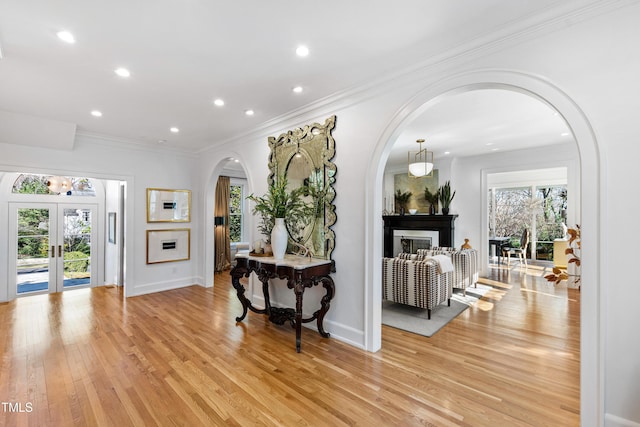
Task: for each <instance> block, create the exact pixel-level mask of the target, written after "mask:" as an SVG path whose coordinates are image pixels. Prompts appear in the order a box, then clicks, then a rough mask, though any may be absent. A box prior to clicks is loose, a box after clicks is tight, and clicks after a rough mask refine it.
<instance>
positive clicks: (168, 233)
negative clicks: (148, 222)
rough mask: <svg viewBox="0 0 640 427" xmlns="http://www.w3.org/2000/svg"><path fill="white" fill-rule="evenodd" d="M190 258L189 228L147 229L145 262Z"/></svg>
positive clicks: (185, 259)
mask: <svg viewBox="0 0 640 427" xmlns="http://www.w3.org/2000/svg"><path fill="white" fill-rule="evenodd" d="M190 258H191V229H189V228H175V229H171V230H147V264H157V263H161V262H174V261H187V260H189V259H190Z"/></svg>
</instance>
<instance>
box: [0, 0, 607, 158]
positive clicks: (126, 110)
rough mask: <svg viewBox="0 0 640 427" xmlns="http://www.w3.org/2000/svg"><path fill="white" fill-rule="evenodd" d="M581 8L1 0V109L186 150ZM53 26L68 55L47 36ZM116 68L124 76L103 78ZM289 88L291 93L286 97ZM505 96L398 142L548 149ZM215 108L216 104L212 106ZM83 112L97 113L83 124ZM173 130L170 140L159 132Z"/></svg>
mask: <svg viewBox="0 0 640 427" xmlns="http://www.w3.org/2000/svg"><path fill="white" fill-rule="evenodd" d="M593 1H594V0H571V1H567V0H482V1H478V0H456V1H450V0H430V1H425V0H403V1H402V2H392V1H390V0H350V1H345V0H324V1H321V2H319V1H311V0H278V1H264V0H243V1H233V2H232V1H221V0H217V1H215V0H110V1H101V2H97V1H87V0H3V1H2V12H1V13H0V49H1V52H2V59H1V60H0V110H4V111H6V112H11V113H17V114H21V115H28V116H35V117H40V118H44V119H49V120H57V121H61V122H66V123H70V124H74V125H77V129H78V132H80V133H84V134H93V135H104V136H109V137H113V138H117V139H121V140H125V141H131V142H132V143H143V144H158V143H159V141H162V144H165V145H166V146H169V147H172V148H175V149H180V150H185V151H190V152H197V151H198V150H201V149H203V148H206V147H209V146H212V145H215V144H216V143H221V142H224V141H225V140H228V139H229V138H232V137H234V136H237V135H241V134H243V133H246V132H247V131H248V130H250V129H251V128H254V127H258V126H260V125H261V124H264V123H266V122H269V121H271V120H273V119H275V118H277V117H280V116H282V115H286V114H288V113H291V112H292V111H295V110H296V109H300V108H302V107H303V106H305V105H308V104H311V103H314V102H318V101H319V100H322V99H326V98H327V97H331V96H334V95H335V94H337V93H340V92H342V91H345V90H349V89H354V88H357V87H359V86H362V85H364V84H366V83H367V82H371V81H373V80H374V79H378V78H383V77H385V76H388V75H390V74H391V73H393V72H396V71H398V70H402V69H407V68H410V67H412V66H415V65H416V64H419V63H421V62H426V61H428V60H429V58H432V57H434V56H437V55H446V54H447V52H451V51H452V50H454V49H460V48H462V47H463V46H467V47H469V46H474V45H477V44H479V43H484V42H487V41H490V40H492V39H497V38H500V37H504V36H505V35H506V34H509V33H511V32H514V31H517V30H521V29H523V28H526V27H528V26H531V25H535V24H537V23H540V22H543V21H544V20H546V19H550V18H551V17H554V16H559V15H562V14H563V13H567V12H569V11H570V10H572V9H577V8H579V7H584V6H585V5H588V4H590V3H593ZM63 29H65V30H68V31H71V32H72V33H73V34H74V35H75V38H76V43H75V44H66V43H64V42H62V41H61V40H59V39H58V38H57V37H56V33H57V32H58V31H59V30H63ZM300 44H304V45H306V46H308V47H309V49H310V52H311V53H310V55H309V56H308V57H306V58H300V57H297V56H296V54H295V49H296V47H297V46H298V45H300ZM117 67H126V68H128V69H129V70H130V71H131V77H130V78H128V79H123V78H120V77H118V76H116V75H115V74H114V72H113V71H114V69H115V68H117ZM298 85H300V86H302V87H303V88H304V92H303V93H301V94H295V93H293V92H292V90H291V89H292V88H293V87H294V86H298ZM485 95H487V96H485ZM488 95H491V97H489V96H488ZM512 95H513V94H511V95H510V94H505V93H502V94H497V93H493V94H489V93H488V92H487V93H484V94H482V93H471V94H461V95H459V96H456V97H452V98H450V99H447V100H445V101H443V102H442V103H441V104H439V105H436V106H435V107H433V109H430V110H429V111H427V112H426V113H425V115H424V117H423V118H422V119H420V120H416V121H415V122H414V124H413V125H412V126H410V128H409V129H407V130H406V133H405V135H403V137H402V138H401V139H402V141H399V143H400V144H404V143H405V142H404V140H405V138H406V140H407V141H408V142H407V144H409V143H413V145H417V144H415V142H414V141H415V139H416V138H418V137H423V138H426V139H427V141H428V143H429V148H430V149H431V148H433V149H434V150H436V153H438V152H441V151H444V150H445V149H446V150H450V151H451V152H452V154H453V153H456V155H462V153H463V150H466V149H465V148H464V147H465V146H466V145H468V144H469V143H472V146H473V147H474V148H473V150H475V151H477V152H482V150H486V146H484V144H486V143H487V142H494V143H495V144H496V147H499V148H500V149H504V150H507V149H510V148H514V144H515V141H516V140H518V141H524V140H526V144H540V143H547V142H550V141H551V139H556V137H557V135H556V134H559V130H560V128H559V125H558V122H557V120H553V119H552V118H550V117H549V114H548V113H549V112H548V111H545V110H544V108H542V107H541V105H542V104H539V103H538V104H536V103H531V102H528V100H527V99H526V98H524V97H523V96H519V97H518V98H516V97H514V96H512ZM215 98H222V99H224V100H225V102H226V105H225V106H224V107H216V106H214V105H213V103H212V101H213V100H214V99H215ZM487 99H492V100H491V101H488V100H487ZM521 101H524V102H521ZM545 108H546V107H545ZM94 109H97V110H100V111H102V113H103V116H102V117H100V118H96V117H93V116H91V115H90V112H91V110H94ZM246 109H253V110H254V111H255V115H254V116H251V117H249V116H246V115H245V114H244V111H245V110H246ZM431 110H432V111H431ZM508 119H509V120H508ZM462 120H463V121H462ZM172 126H176V127H178V128H179V129H180V132H179V133H177V134H173V133H171V132H170V131H169V128H170V127H172ZM1 136H2V135H0V137H1ZM0 139H1V138H0ZM466 153H467V154H469V153H471V152H469V151H466ZM405 160H406V154H405Z"/></svg>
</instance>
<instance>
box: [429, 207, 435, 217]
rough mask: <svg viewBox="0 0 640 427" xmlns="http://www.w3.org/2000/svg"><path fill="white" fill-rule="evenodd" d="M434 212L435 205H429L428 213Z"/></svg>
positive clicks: (433, 213) (432, 213)
mask: <svg viewBox="0 0 640 427" xmlns="http://www.w3.org/2000/svg"><path fill="white" fill-rule="evenodd" d="M435 214H436V207H435V206H434V205H429V215H435Z"/></svg>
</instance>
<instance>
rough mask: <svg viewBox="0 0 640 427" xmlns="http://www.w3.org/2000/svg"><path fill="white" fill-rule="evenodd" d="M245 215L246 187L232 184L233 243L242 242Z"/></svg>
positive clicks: (230, 223) (231, 233)
mask: <svg viewBox="0 0 640 427" xmlns="http://www.w3.org/2000/svg"><path fill="white" fill-rule="evenodd" d="M243 215H244V185H242V184H234V183H232V184H231V192H230V197H229V238H230V240H231V242H232V243H237V242H241V241H242V236H243V234H244V233H243V226H242V224H243Z"/></svg>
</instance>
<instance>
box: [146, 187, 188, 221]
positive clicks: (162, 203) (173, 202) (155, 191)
mask: <svg viewBox="0 0 640 427" xmlns="http://www.w3.org/2000/svg"><path fill="white" fill-rule="evenodd" d="M147 222H191V190H168V189H164V188H147Z"/></svg>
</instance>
